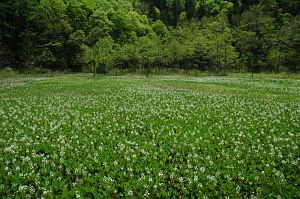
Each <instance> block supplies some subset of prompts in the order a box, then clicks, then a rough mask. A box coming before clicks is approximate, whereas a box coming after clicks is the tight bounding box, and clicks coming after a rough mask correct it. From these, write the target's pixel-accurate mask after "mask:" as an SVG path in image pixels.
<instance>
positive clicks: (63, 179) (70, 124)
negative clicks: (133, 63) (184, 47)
mask: <svg viewBox="0 0 300 199" xmlns="http://www.w3.org/2000/svg"><path fill="white" fill-rule="evenodd" d="M299 97H300V81H299V80H282V79H281V80H274V79H250V78H226V77H222V78H216V77H203V78H195V77H194V78H193V77H190V78H188V77H177V76H169V77H151V78H148V79H146V78H143V77H99V78H97V79H91V78H88V77H79V76H75V75H72V76H62V77H52V78H40V79H29V80H26V81H17V82H12V81H9V82H5V81H3V82H2V83H1V84H0V154H1V155H0V195H1V196H4V197H5V198H16V197H29V198H30V197H33V198H52V197H57V198H62V197H64V198H74V197H76V198H79V197H82V198H120V197H133V198H145V197H149V198H169V197H175V198H199V197H200V198H201V197H203V198H212V197H227V196H228V197H234V198H236V197H239V198H240V197H247V198H250V197H251V198H261V197H267V198H268V197H272V198H273V197H277V198H291V197H295V198H296V197H300V193H299V184H300V174H299V173H300V170H299V160H300V159H299V157H300V153H299V151H300V150H299V144H300V133H299V132H300V127H299V124H300V120H299V117H300V114H299V113H300V111H299V99H300V98H299Z"/></svg>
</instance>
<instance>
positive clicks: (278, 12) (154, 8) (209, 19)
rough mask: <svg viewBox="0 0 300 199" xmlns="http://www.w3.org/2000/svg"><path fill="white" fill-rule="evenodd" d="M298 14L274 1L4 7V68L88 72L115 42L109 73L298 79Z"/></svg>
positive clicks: (50, 0) (34, 1)
mask: <svg viewBox="0 0 300 199" xmlns="http://www.w3.org/2000/svg"><path fill="white" fill-rule="evenodd" d="M297 6H298V3H297V2H296V1H289V2H287V1H280V2H278V1H274V0H268V1H237V0H234V1H215V0H161V1H157V0H140V1H139V0H111V1H109V0H96V1H94V0H41V1H38V0H24V1H21V0H17V1H4V2H0V17H1V20H0V27H1V35H0V56H1V59H0V68H4V67H5V66H7V65H10V66H14V68H17V69H19V70H22V69H25V70H32V69H33V68H35V67H42V68H47V69H51V70H72V71H81V69H82V68H83V67H84V66H86V64H85V63H86V62H95V60H96V59H97V60H101V59H102V58H96V56H98V57H100V56H101V54H98V55H97V54H95V55H94V56H93V57H94V58H92V59H90V61H87V57H89V56H87V55H86V52H88V50H86V49H93V48H94V47H95V46H96V43H97V42H98V41H100V40H102V39H104V38H110V37H111V38H112V39H113V41H114V47H113V53H112V54H111V55H110V57H111V58H109V60H112V61H109V63H107V65H110V66H111V67H116V68H117V67H121V68H127V69H131V70H135V69H137V68H138V66H139V64H141V63H144V62H145V61H146V60H148V61H147V63H149V64H150V65H151V67H156V68H162V67H168V68H178V69H180V68H181V69H200V70H208V71H209V72H214V73H215V72H216V74H221V73H222V74H224V73H226V72H228V71H229V72H230V71H234V70H237V69H241V67H242V68H244V70H245V71H251V72H253V73H254V72H260V71H276V72H280V70H283V71H289V72H297V71H299V57H300V56H299V42H300V41H299V40H300V39H299V32H300V31H299V22H298V21H299V13H298V12H297V11H296V9H295V8H297ZM140 45H141V46H140ZM83 46H84V47H83ZM147 46H148V47H150V48H151V49H146V48H147ZM101 48H105V47H101ZM108 48H110V47H108ZM141 49H144V50H141ZM102 51H105V50H104V49H103V50H101V52H102ZM108 51H110V50H109V49H108ZM126 51H128V52H131V53H133V54H132V55H130V54H129V53H127V52H126ZM95 52H97V51H95ZM88 54H89V53H88ZM147 56H149V57H147ZM91 60H93V61H91ZM101 62H103V61H101ZM101 64H104V63H101ZM92 65H94V64H92Z"/></svg>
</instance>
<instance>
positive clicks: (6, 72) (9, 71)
mask: <svg viewBox="0 0 300 199" xmlns="http://www.w3.org/2000/svg"><path fill="white" fill-rule="evenodd" d="M0 76H1V77H15V76H16V72H15V71H14V69H13V68H11V67H5V68H4V69H2V70H0Z"/></svg>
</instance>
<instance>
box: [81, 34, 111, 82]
mask: <svg viewBox="0 0 300 199" xmlns="http://www.w3.org/2000/svg"><path fill="white" fill-rule="evenodd" d="M82 48H83V50H84V59H85V61H86V62H87V63H91V64H92V65H93V73H94V78H95V76H96V70H97V68H98V67H99V66H100V64H103V65H104V66H105V67H107V66H109V65H110V64H112V63H113V58H114V57H113V56H112V55H113V53H114V52H113V50H114V40H113V39H112V38H111V37H110V36H107V37H104V38H101V39H100V40H98V41H97V42H96V43H95V45H94V46H93V47H92V48H90V47H88V46H86V45H83V46H82Z"/></svg>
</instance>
